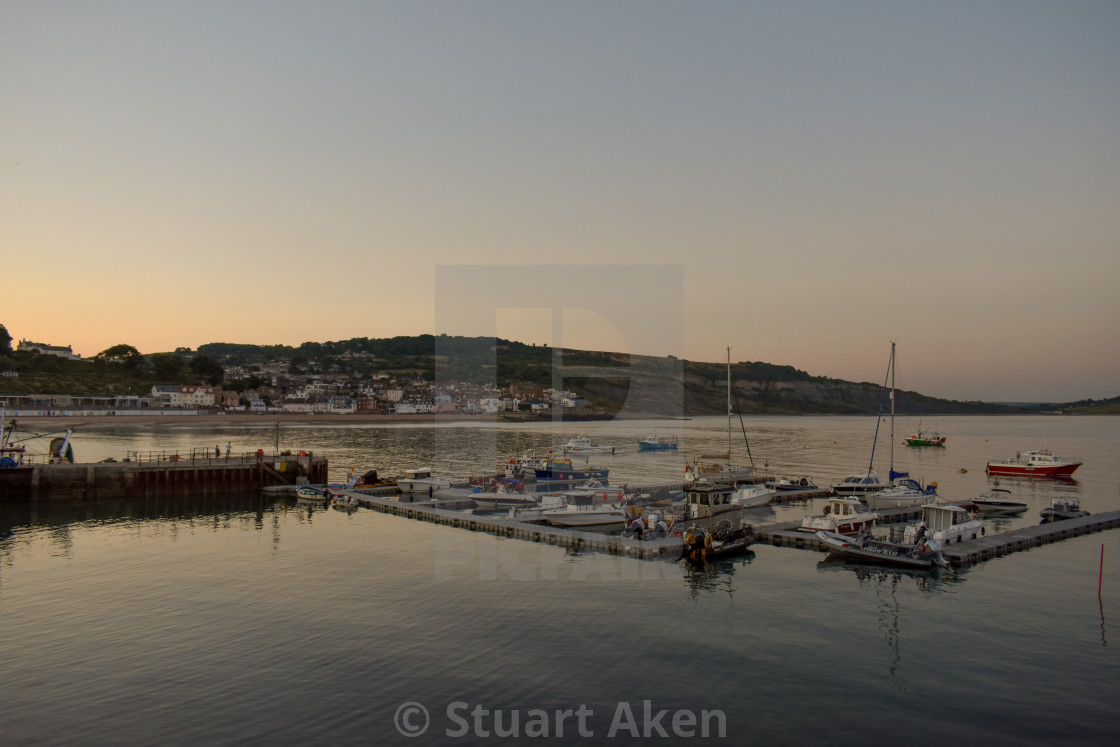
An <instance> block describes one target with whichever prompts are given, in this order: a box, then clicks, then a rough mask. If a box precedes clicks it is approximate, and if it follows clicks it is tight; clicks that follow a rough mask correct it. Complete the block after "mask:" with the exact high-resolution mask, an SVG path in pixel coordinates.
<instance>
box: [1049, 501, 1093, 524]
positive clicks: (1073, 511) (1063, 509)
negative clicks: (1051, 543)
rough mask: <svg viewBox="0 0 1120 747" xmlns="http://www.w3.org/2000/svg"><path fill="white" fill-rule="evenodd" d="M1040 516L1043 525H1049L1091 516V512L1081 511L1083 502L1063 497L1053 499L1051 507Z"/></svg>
mask: <svg viewBox="0 0 1120 747" xmlns="http://www.w3.org/2000/svg"><path fill="white" fill-rule="evenodd" d="M1039 515H1040V516H1041V517H1042V523H1043V524H1048V523H1050V522H1052V521H1062V520H1064V519H1077V518H1080V517H1082V516H1089V512H1088V511H1082V510H1081V500H1080V499H1079V498H1075V497H1074V496H1072V495H1063V496H1059V497H1058V498H1054V499H1052V500H1051V501H1050V505H1049V506H1047V507H1046V508H1044V509H1042V510H1041V511H1040V512H1039Z"/></svg>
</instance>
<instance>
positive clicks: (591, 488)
mask: <svg viewBox="0 0 1120 747" xmlns="http://www.w3.org/2000/svg"><path fill="white" fill-rule="evenodd" d="M622 497H623V493H622V491H621V490H617V489H615V490H611V489H610V488H608V487H606V486H605V485H603V484H602V483H601V482H599V481H597V480H588V481H587V482H586V483H584V484H583V485H578V486H575V487H572V488H569V489H567V490H561V491H559V492H556V493H543V494H539V495H535V496H532V497H531V499H530V502H529V503H525V504H522V505H517V506H512V507H511V508H510V509H509V518H511V519H516V520H517V521H543V520H544V519H545V516H544V512H545V511H553V510H557V509H563V508H566V507H567V506H568V505H594V504H595V503H596V502H597V501H601V502H602V503H603V504H608V503H611V502H615V503H617V504H618V506H619V507H620V508H622V509H623V511H624V512H625V510H626V509H625V506H624V505H623V501H622ZM526 498H530V496H526Z"/></svg>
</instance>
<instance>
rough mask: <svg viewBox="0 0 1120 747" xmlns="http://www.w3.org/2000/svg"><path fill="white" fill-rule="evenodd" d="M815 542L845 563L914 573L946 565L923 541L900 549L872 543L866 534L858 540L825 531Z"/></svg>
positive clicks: (931, 543)
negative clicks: (907, 569) (896, 568)
mask: <svg viewBox="0 0 1120 747" xmlns="http://www.w3.org/2000/svg"><path fill="white" fill-rule="evenodd" d="M817 539H819V540H820V541H821V542H822V543H824V545H825V546H826V547H827V548H828V551H829V552H830V553H831V554H833V555H836V556H838V557H842V558H845V559H848V560H859V561H863V562H865V563H886V564H888V565H898V566H902V567H904V568H917V569H932V568H935V567H945V566H947V565H949V561H947V560H946V559H945V556H944V555H942V554H941V546H940V545H939V544H937V540H933V539H926V538H923V539H922V541H921V542H920V543H919V544H917V545H901V544H897V543H894V542H883V541H880V540H875V539H872V538H871V536H870V534H868V533H865V534H864V535H862V536H861V537H859V538H858V539H852V538H851V537H845V536H844V535H842V534H836V533H834V532H826V531H824V530H821V531H819V532H817Z"/></svg>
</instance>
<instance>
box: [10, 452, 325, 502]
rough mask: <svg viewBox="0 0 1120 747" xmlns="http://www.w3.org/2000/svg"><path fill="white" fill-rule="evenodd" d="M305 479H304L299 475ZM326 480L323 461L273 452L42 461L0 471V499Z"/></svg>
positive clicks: (209, 490) (224, 489)
mask: <svg viewBox="0 0 1120 747" xmlns="http://www.w3.org/2000/svg"><path fill="white" fill-rule="evenodd" d="M300 478H304V479H302V480H301V479H300ZM301 482H307V483H312V484H315V483H319V484H322V483H325V482H327V460H326V459H325V458H322V457H314V456H293V455H282V456H271V457H263V456H262V458H261V459H259V460H258V459H256V458H255V457H252V458H248V459H235V460H229V461H225V460H209V459H208V460H197V461H192V460H182V461H177V462H172V461H161V462H98V463H93V464H42V465H32V466H22V467H12V468H7V469H2V470H0V500H2V501H5V502H7V501H20V500H47V501H80V500H105V499H112V498H150V497H161V496H177V495H218V494H222V495H225V494H236V493H251V492H255V491H258V490H260V489H261V488H263V487H266V486H269V485H294V484H297V483H301Z"/></svg>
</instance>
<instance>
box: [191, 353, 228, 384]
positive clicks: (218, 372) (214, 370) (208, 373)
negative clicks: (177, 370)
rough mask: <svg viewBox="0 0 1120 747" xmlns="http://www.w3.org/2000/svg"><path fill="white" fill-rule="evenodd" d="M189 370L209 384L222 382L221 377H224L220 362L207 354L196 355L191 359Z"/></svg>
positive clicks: (224, 373)
mask: <svg viewBox="0 0 1120 747" xmlns="http://www.w3.org/2000/svg"><path fill="white" fill-rule="evenodd" d="M191 371H193V372H194V374H195V376H197V377H198V378H199V379H201V380H202V381H205V382H206V383H207V384H209V385H210V386H215V385H217V384H221V383H222V379H224V378H225V377H226V372H225V369H224V368H222V364H221V363H218V362H217V361H216V360H214V359H213V358H211V357H210V356H208V355H199V356H196V357H195V359H194V360H192V361H191Z"/></svg>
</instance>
